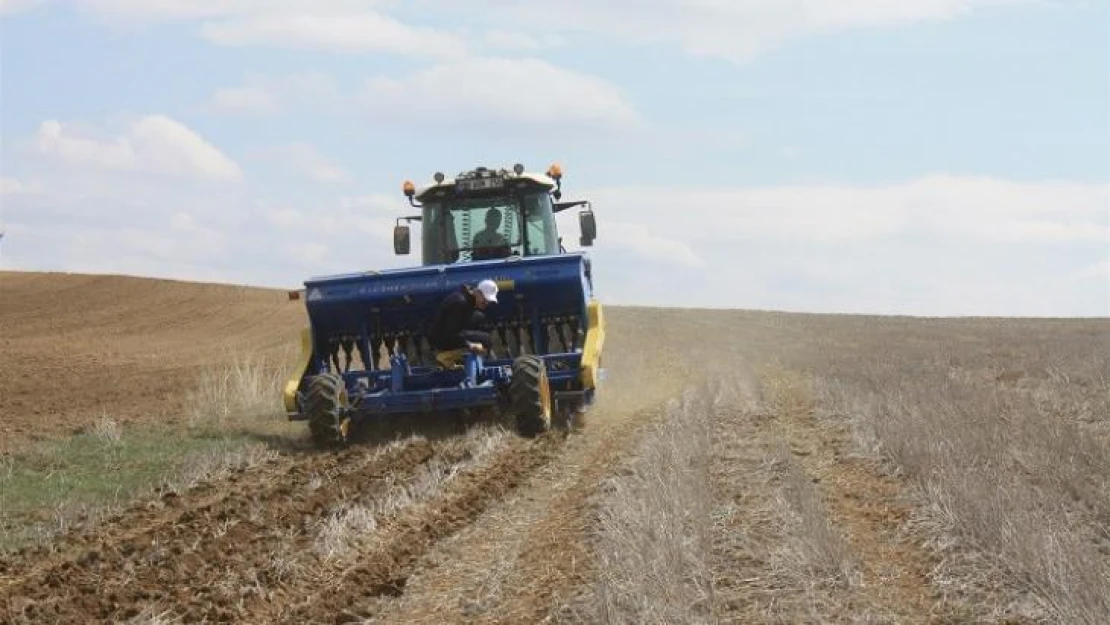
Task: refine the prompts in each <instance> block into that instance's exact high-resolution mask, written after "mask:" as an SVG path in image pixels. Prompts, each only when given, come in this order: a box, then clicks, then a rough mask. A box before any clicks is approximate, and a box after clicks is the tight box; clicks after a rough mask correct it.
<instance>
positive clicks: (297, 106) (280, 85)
mask: <svg viewBox="0 0 1110 625" xmlns="http://www.w3.org/2000/svg"><path fill="white" fill-rule="evenodd" d="M347 100H348V98H347V97H346V96H345V95H344V94H343V93H342V91H341V90H340V88H339V85H338V84H337V83H336V81H335V79H334V78H332V77H330V76H327V75H324V74H321V73H319V72H301V73H293V74H285V75H278V76H270V75H265V74H248V75H247V76H245V77H244V81H243V84H242V85H239V86H235V87H223V88H221V89H218V90H216V92H215V93H214V94H213V95H212V96H211V97H210V98H209V101H208V102H207V103H206V104H205V105H204V106H202V108H203V109H204V110H207V111H213V112H216V113H220V114H227V115H259V114H261V115H270V114H274V113H289V112H297V111H298V110H312V111H313V112H314V113H323V112H327V113H347V112H349V111H350V107H349V103H348V102H347Z"/></svg>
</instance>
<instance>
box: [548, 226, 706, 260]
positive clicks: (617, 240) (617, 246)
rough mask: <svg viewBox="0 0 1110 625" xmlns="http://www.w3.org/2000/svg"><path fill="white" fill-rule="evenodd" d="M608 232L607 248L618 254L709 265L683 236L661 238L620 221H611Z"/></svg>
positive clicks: (640, 227)
mask: <svg viewBox="0 0 1110 625" xmlns="http://www.w3.org/2000/svg"><path fill="white" fill-rule="evenodd" d="M605 231H606V233H607V235H606V243H605V244H606V246H607V247H608V248H609V249H611V250H613V251H614V252H624V253H627V254H629V257H630V258H636V259H639V260H640V261H648V262H658V263H663V264H674V265H679V266H682V267H690V268H698V267H704V266H705V261H704V260H702V259H701V258H700V257H699V256H698V255H697V254H695V253H694V251H693V250H692V249H690V246H689V245H688V244H687V243H685V242H683V241H682V240H681V239H682V237H681V236H679V237H678V238H672V237H666V236H660V235H659V234H656V233H655V232H653V231H652V229H651V228H649V227H647V226H645V225H643V224H639V223H628V222H623V221H618V220H612V221H608V222H607V223H606V224H605ZM568 238H569V237H566V236H564V239H568Z"/></svg>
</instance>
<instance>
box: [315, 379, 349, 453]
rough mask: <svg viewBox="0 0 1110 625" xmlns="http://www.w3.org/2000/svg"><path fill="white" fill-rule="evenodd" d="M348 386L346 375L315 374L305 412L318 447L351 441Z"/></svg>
mask: <svg viewBox="0 0 1110 625" xmlns="http://www.w3.org/2000/svg"><path fill="white" fill-rule="evenodd" d="M348 405H349V404H348V398H347V388H346V386H344V384H343V378H341V377H339V376H338V375H336V374H334V373H325V374H322V375H318V376H315V377H313V378H312V379H311V380H309V382H308V392H307V393H306V394H305V414H306V415H308V429H309V432H311V434H312V442H313V443H315V444H316V446H317V447H334V446H337V445H342V444H344V443H346V442H347V441H348V436H349V434H350V420H349V418H348V417H347V415H346V408H347V407H348Z"/></svg>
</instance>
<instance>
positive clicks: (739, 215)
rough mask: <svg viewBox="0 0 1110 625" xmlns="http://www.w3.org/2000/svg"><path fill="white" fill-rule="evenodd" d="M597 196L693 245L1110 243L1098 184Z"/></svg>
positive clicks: (973, 180) (923, 182)
mask: <svg viewBox="0 0 1110 625" xmlns="http://www.w3.org/2000/svg"><path fill="white" fill-rule="evenodd" d="M587 193H588V192H587ZM592 197H593V199H594V200H595V201H596V202H597V203H598V204H599V205H600V206H608V209H607V210H608V211H610V212H612V213H615V214H616V215H618V217H619V219H621V220H626V221H630V220H637V221H639V222H640V223H645V224H649V225H651V226H652V227H656V228H665V227H667V226H668V225H669V226H670V227H672V228H673V226H674V224H675V223H676V222H677V223H680V224H682V225H683V228H684V230H685V231H686V232H687V234H686V235H685V237H686V238H685V240H687V241H728V240H733V239H735V238H736V237H740V236H743V237H762V238H775V239H779V240H793V241H799V242H802V241H829V242H831V241H843V242H851V241H859V240H866V239H882V238H884V237H891V236H895V235H901V234H906V233H911V234H913V233H916V234H921V233H931V234H936V235H941V236H953V237H963V238H971V239H975V240H981V241H996V242H1006V243H1020V242H1054V241H1107V242H1110V224H1108V220H1110V215H1108V211H1107V208H1106V207H1107V206H1110V186H1107V185H1099V184H1083V183H1070V182H1030V183H1023V182H1013V181H1006V180H998V179H993V178H984V177H974V176H952V175H933V176H926V177H922V178H919V179H916V180H912V181H908V182H904V183H900V184H889V185H883V186H872V187H859V186H843V185H817V184H815V185H808V186H787V187H777V188H776V187H771V188H723V189H716V190H692V189H685V188H671V187H663V188H659V187H628V188H603V189H597V190H596V191H595V192H594V193H593V194H592ZM679 206H680V207H682V210H681V213H675V210H674V207H679ZM687 224H688V225H689V226H690V228H689V229H688V230H687V229H686V225H687ZM707 226H709V227H707ZM661 231H666V230H661ZM672 236H673V235H672Z"/></svg>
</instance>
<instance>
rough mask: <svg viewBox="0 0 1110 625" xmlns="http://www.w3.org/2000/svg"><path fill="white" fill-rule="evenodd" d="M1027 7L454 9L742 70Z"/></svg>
mask: <svg viewBox="0 0 1110 625" xmlns="http://www.w3.org/2000/svg"><path fill="white" fill-rule="evenodd" d="M1028 1H1029V0H916V1H914V2H894V1H892V0H847V1H841V2H832V1H830V0H795V1H791V2H784V1H782V0H659V1H656V2H650V3H638V2H631V1H630V0H598V1H595V0H567V1H565V2H561V3H560V4H559V5H558V10H552V8H551V5H549V4H545V3H520V4H516V3H513V4H509V3H505V2H502V1H500V0H464V1H462V2H458V3H453V7H452V8H453V9H454V10H455V11H457V12H458V13H456V14H457V15H459V16H460V19H462V18H463V17H462V16H463V15H464V14H471V13H474V12H479V11H481V12H482V14H483V15H490V16H493V17H492V18H491V21H492V22H493V23H494V24H496V25H497V26H498V27H500V29H501V30H504V31H507V32H513V33H528V32H536V31H540V30H541V29H542V32H544V33H571V32H580V33H587V34H591V35H595V36H598V37H603V38H604V39H605V40H606V41H612V40H620V41H623V42H625V43H632V44H670V45H677V46H680V47H681V48H682V49H683V50H684V51H685V52H687V53H688V54H691V55H696V56H707V57H716V58H723V59H727V60H730V61H734V62H746V61H749V60H750V59H751V58H752V57H754V56H756V55H758V54H760V53H763V52H765V51H767V50H769V49H771V48H773V47H775V46H778V45H779V44H781V43H783V42H785V41H788V40H790V39H793V38H797V37H800V36H804V35H808V34H815V33H826V32H832V31H839V30H850V29H860V28H878V27H891V26H899V25H903V24H910V23H914V22H927V21H941V20H950V19H955V18H959V17H962V16H965V15H968V14H970V13H972V12H974V11H978V10H984V9H989V8H992V7H995V6H1003V5H1020V4H1025V3H1028Z"/></svg>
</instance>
